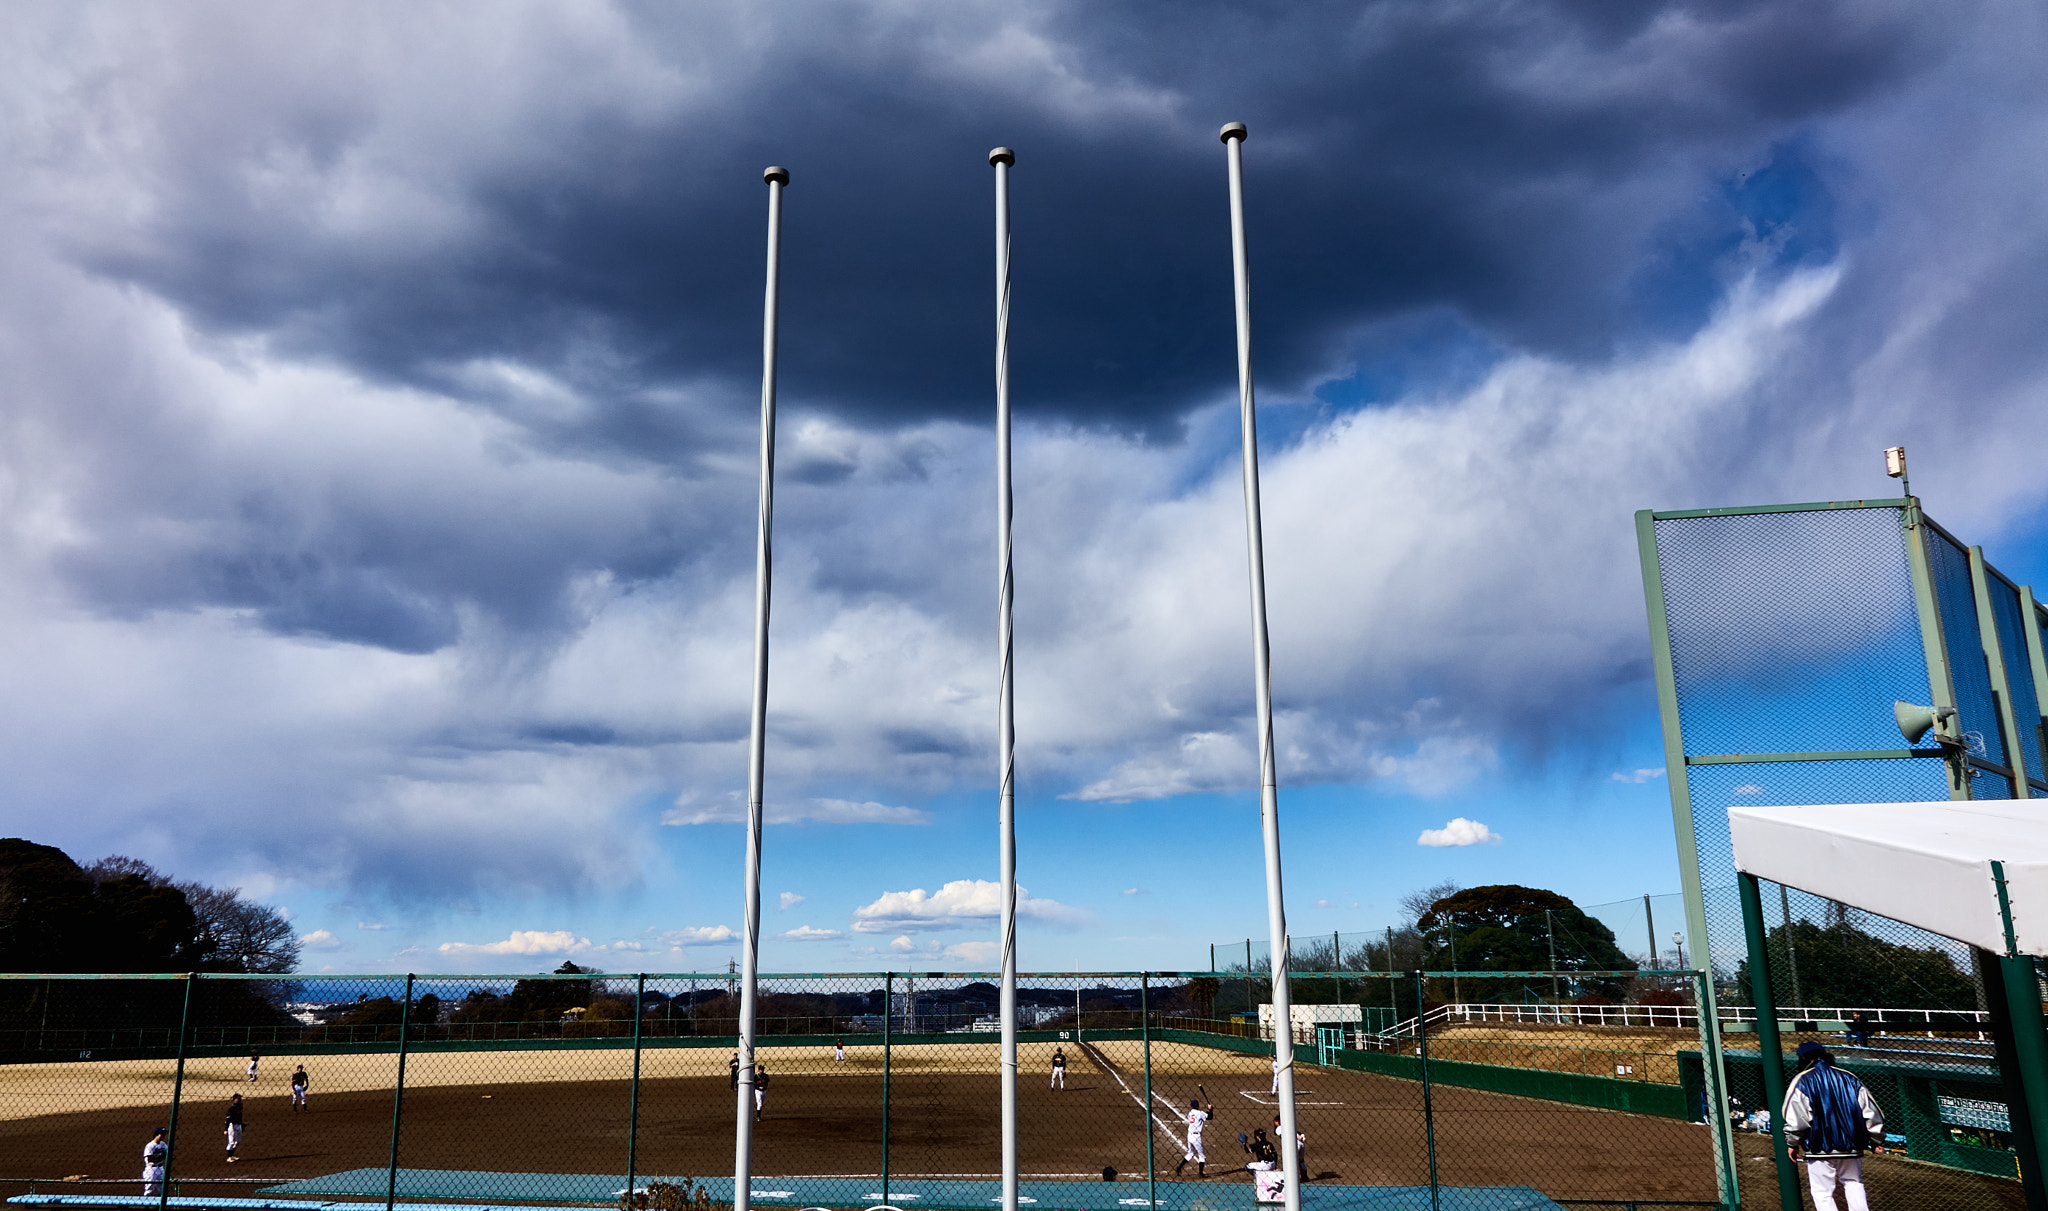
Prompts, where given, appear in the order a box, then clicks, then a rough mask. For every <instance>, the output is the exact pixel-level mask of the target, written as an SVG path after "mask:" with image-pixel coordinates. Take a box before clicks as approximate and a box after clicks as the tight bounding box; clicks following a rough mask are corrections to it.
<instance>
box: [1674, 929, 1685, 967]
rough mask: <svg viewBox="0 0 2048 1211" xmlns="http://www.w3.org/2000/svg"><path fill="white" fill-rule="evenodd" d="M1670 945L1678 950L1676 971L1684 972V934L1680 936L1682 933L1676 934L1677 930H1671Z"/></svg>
mask: <svg viewBox="0 0 2048 1211" xmlns="http://www.w3.org/2000/svg"><path fill="white" fill-rule="evenodd" d="M1671 944H1672V945H1673V946H1676V947H1677V948H1678V970H1680V971H1684V970H1685V935H1684V934H1682V933H1680V932H1678V931H1677V930H1675V929H1674V930H1672V931H1671Z"/></svg>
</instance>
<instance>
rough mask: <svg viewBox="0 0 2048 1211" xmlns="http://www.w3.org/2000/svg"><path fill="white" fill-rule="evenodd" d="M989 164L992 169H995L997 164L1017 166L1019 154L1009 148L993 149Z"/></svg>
mask: <svg viewBox="0 0 2048 1211" xmlns="http://www.w3.org/2000/svg"><path fill="white" fill-rule="evenodd" d="M988 162H989V166H990V167H994V166H995V165H997V164H1015V163H1016V162H1017V153H1016V152H1014V151H1011V150H1010V149H1009V148H1007V147H996V148H991V149H990V150H989V153H988Z"/></svg>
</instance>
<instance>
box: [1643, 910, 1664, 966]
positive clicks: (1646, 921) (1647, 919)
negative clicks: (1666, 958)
mask: <svg viewBox="0 0 2048 1211" xmlns="http://www.w3.org/2000/svg"><path fill="white" fill-rule="evenodd" d="M1643 928H1644V929H1647V930H1649V931H1650V932H1649V938H1650V967H1651V969H1652V970H1655V969H1656V968H1658V967H1661V966H1663V964H1661V963H1659V962H1658V961H1657V918H1656V917H1655V916H1654V915H1653V914H1652V913H1651V912H1650V893H1648V892H1644V893H1643Z"/></svg>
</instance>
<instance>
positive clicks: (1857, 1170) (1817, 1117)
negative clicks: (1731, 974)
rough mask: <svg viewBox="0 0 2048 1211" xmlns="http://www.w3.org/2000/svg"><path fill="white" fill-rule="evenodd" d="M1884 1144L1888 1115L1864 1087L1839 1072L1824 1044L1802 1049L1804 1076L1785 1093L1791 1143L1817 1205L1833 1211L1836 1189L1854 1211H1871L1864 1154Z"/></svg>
mask: <svg viewBox="0 0 2048 1211" xmlns="http://www.w3.org/2000/svg"><path fill="white" fill-rule="evenodd" d="M1883 1138H1884V1111H1882V1110H1880V1109H1878V1106H1877V1099H1876V1098H1874V1097H1871V1096H1870V1090H1868V1089H1865V1088H1864V1087H1863V1082H1862V1081H1859V1080H1857V1079H1856V1078H1855V1077H1853V1076H1851V1075H1849V1074H1848V1073H1846V1072H1843V1071H1842V1070H1841V1069H1839V1068H1837V1067H1835V1057H1834V1056H1833V1055H1831V1054H1829V1053H1828V1050H1827V1048H1825V1047H1822V1046H1821V1045H1820V1044H1819V1043H1801V1044H1800V1045H1799V1075H1797V1076H1795V1077H1793V1078H1792V1084H1791V1085H1790V1086H1789V1087H1788V1088H1787V1089H1786V1090H1785V1139H1786V1141H1787V1145H1786V1147H1787V1151H1789V1152H1790V1153H1791V1154H1792V1159H1793V1161H1795V1162H1797V1161H1805V1162H1806V1184H1807V1187H1808V1188H1809V1189H1811V1190H1812V1191H1813V1205H1814V1206H1815V1207H1816V1208H1820V1209H1821V1211H1833V1209H1834V1206H1835V1188H1836V1187H1837V1186H1839V1187H1841V1190H1842V1201H1843V1202H1845V1203H1847V1204H1848V1208H1849V1211H1868V1209H1869V1207H1870V1202H1869V1200H1868V1199H1867V1198H1866V1197H1865V1195H1864V1192H1863V1149H1864V1147H1865V1146H1866V1145H1868V1144H1869V1143H1870V1141H1871V1140H1873V1139H1879V1140H1881V1139H1883Z"/></svg>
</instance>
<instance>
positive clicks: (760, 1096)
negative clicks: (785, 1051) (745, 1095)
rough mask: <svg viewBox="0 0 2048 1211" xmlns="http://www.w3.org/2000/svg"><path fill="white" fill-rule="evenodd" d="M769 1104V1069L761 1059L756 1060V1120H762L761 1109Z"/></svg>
mask: <svg viewBox="0 0 2048 1211" xmlns="http://www.w3.org/2000/svg"><path fill="white" fill-rule="evenodd" d="M767 1105H768V1069H767V1067H766V1066H765V1065H763V1064H762V1063H761V1061H759V1060H755V1061H754V1121H755V1122H757V1123H758V1122H760V1121H761V1111H762V1110H763V1109H765V1108H766V1107H767Z"/></svg>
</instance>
